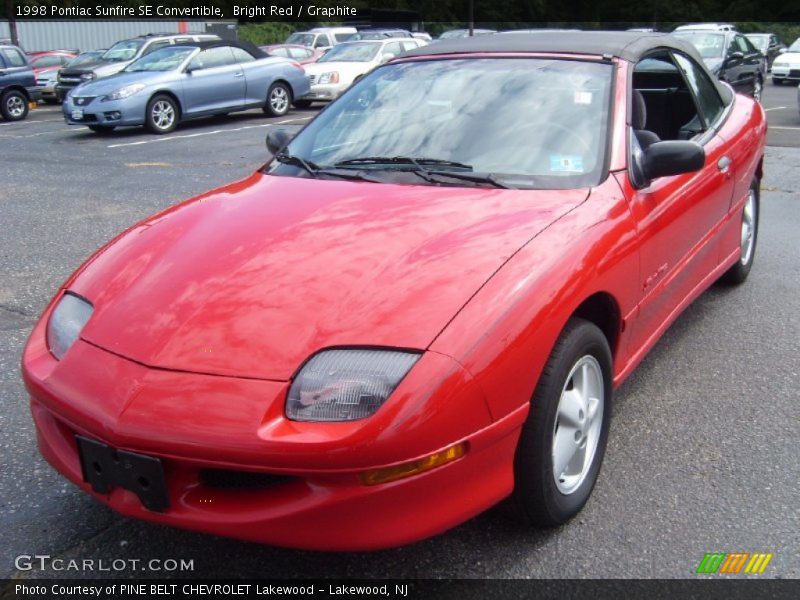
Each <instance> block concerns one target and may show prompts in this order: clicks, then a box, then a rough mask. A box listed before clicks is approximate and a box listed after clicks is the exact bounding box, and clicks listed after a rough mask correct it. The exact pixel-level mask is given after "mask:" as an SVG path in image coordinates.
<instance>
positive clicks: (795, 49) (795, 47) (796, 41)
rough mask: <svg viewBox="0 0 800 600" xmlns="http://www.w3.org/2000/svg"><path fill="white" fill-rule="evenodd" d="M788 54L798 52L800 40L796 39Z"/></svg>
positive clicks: (799, 50)
mask: <svg viewBox="0 0 800 600" xmlns="http://www.w3.org/2000/svg"><path fill="white" fill-rule="evenodd" d="M789 52H800V38H799V39H796V40H795V41H794V42H793V43H792V45H791V46H789Z"/></svg>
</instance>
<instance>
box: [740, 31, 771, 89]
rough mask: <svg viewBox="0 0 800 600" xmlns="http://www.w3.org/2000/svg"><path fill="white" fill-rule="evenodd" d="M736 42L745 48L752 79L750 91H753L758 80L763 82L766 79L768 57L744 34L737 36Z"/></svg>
mask: <svg viewBox="0 0 800 600" xmlns="http://www.w3.org/2000/svg"><path fill="white" fill-rule="evenodd" d="M736 43H737V44H738V45H739V47H741V48H743V50H742V52H743V53H744V63H745V67H746V69H747V76H748V79H749V81H750V88H749V90H748V91H751V90H752V89H753V84H754V83H755V82H756V80H761V82H762V83H763V81H764V77H765V76H766V74H767V57H766V55H765V54H764V53H763V52H761V50H759V49H758V48H756V45H755V44H754V43H753V42H751V41H750V40H748V39H747V38H746V37H745V36H743V35H737V36H736Z"/></svg>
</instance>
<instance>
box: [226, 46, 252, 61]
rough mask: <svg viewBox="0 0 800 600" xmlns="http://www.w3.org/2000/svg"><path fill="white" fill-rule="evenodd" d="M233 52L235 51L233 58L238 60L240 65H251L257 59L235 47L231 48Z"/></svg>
mask: <svg viewBox="0 0 800 600" xmlns="http://www.w3.org/2000/svg"><path fill="white" fill-rule="evenodd" d="M231 50H232V51H233V58H234V59H236V62H238V63H249V62H253V61H254V60H255V57H254V56H253V55H252V54H250V53H249V52H247V51H246V50H242V49H241V48H236V47H235V46H231Z"/></svg>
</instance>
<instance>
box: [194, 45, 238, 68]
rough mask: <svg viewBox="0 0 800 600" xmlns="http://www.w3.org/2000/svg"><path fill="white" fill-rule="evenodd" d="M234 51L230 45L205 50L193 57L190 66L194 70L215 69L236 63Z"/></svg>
mask: <svg viewBox="0 0 800 600" xmlns="http://www.w3.org/2000/svg"><path fill="white" fill-rule="evenodd" d="M234 62H235V60H234V58H233V52H231V47H230V46H218V47H216V48H209V49H208V50H203V51H202V52H201V53H200V54H198V55H197V56H195V57H194V58H193V59H192V62H191V64H190V65H189V68H190V69H192V70H200V69H213V68H214V67H225V66H228V65H232V64H234Z"/></svg>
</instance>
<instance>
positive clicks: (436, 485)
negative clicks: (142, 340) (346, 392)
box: [23, 315, 527, 550]
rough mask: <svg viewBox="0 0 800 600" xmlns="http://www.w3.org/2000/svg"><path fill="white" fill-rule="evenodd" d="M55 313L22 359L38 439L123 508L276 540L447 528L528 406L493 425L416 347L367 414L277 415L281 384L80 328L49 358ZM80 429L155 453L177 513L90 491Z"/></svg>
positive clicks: (473, 503)
mask: <svg viewBox="0 0 800 600" xmlns="http://www.w3.org/2000/svg"><path fill="white" fill-rule="evenodd" d="M46 318H47V315H46V316H45V318H43V319H42V321H41V322H40V324H39V325H38V326H37V330H38V332H37V330H34V333H33V334H32V336H31V340H30V341H29V344H28V347H27V348H26V350H25V354H24V357H23V376H24V379H25V383H26V387H27V389H28V391H29V393H30V396H31V410H32V414H33V418H34V421H35V424H36V431H37V437H38V442H39V448H40V450H41V452H42V454H43V456H44V457H45V458H46V459H47V461H48V462H49V463H50V464H51V465H52V466H53V467H55V468H56V469H57V470H58V471H60V472H61V473H62V474H63V475H65V476H66V477H67V478H69V479H70V480H71V481H72V482H74V483H75V484H76V485H78V486H79V487H81V488H82V489H83V490H85V491H86V492H88V493H90V494H92V495H93V496H95V497H96V498H97V499H99V500H100V501H102V502H104V503H105V504H107V505H108V506H110V507H111V508H113V509H115V510H117V511H119V512H120V513H122V514H125V515H127V516H131V517H135V518H141V519H146V520H148V521H154V522H157V523H163V524H167V525H173V526H177V527H183V528H187V529H193V530H198V531H204V532H208V533H213V534H218V535H224V536H230V537H235V538H240V539H246V540H253V541H258V542H263V543H269V544H274V545H279V546H287V547H297V548H307V549H319V550H363V549H376V548H383V547H390V546H397V545H401V544H405V543H409V542H412V541H416V540H419V539H423V538H426V537H429V536H431V535H434V534H436V533H439V532H441V531H444V530H446V529H448V528H450V527H453V526H455V525H457V524H459V523H461V522H463V521H465V520H467V519H469V518H470V517H472V516H474V515H476V514H478V513H480V512H481V511H483V510H485V509H486V508H488V507H490V506H492V505H493V504H495V503H497V502H498V501H499V500H501V499H502V498H503V497H505V496H507V495H508V494H509V493H510V492H511V490H512V488H513V458H514V451H515V448H516V443H517V439H518V437H519V433H520V428H521V426H522V422H523V421H524V419H525V416H526V412H527V407H525V410H524V411H517V412H515V413H512V414H511V415H510V416H508V417H506V418H504V419H501V420H499V421H496V422H492V421H491V418H490V416H489V412H488V410H487V408H486V404H485V401H484V397H483V394H482V392H481V391H480V389H479V388H478V385H477V384H476V383H475V382H474V381H473V380H472V379H471V377H469V375H468V374H467V373H466V372H465V371H464V370H463V369H461V367H460V366H458V365H457V363H455V361H453V360H452V359H450V358H449V357H445V356H443V355H440V354H437V353H433V352H428V353H426V354H425V355H423V357H422V358H421V359H420V361H419V362H418V363H417V365H416V366H415V367H414V368H413V369H412V371H411V373H409V375H408V376H407V377H406V379H405V380H404V381H403V382H402V383H401V385H400V387H398V389H397V390H396V391H395V394H393V396H392V398H390V400H389V401H387V403H386V405H384V406H383V407H382V408H381V409H380V410H379V411H378V412H377V413H376V414H375V415H373V416H372V417H370V418H368V419H365V420H363V421H355V422H351V423H299V422H293V421H289V420H287V419H286V418H285V417H284V415H283V403H284V398H285V394H286V391H287V389H288V383H287V382H275V381H263V380H253V379H237V378H232V377H221V376H212V375H201V374H195V373H183V372H175V371H164V370H160V369H151V368H148V367H145V366H143V365H140V364H138V363H134V362H132V361H129V360H127V359H124V358H121V357H119V356H117V355H114V354H111V353H109V352H107V351H105V350H102V349H100V348H97V347H95V346H93V345H91V344H88V343H85V342H83V341H81V340H79V341H78V342H76V343H75V345H74V346H73V347H72V348H71V349H70V350H69V352H68V353H67V355H66V356H65V357H64V359H63V360H62V361H56V360H55V359H54V358H53V357H52V356H51V355H50V354H49V352H48V351H47V349H46V348H45V347H44V335H43V331H42V328H43V323H45V322H46ZM432 381H433V382H439V383H437V384H436V385H432V384H431V382H432ZM76 434H78V435H82V436H84V437H88V438H91V439H95V440H99V441H101V442H103V443H105V444H108V445H110V446H112V447H114V448H117V449H123V450H127V451H130V452H136V453H141V454H147V455H150V456H155V457H158V458H159V459H161V461H162V463H163V465H164V472H165V477H166V486H167V493H168V496H169V505H170V507H169V509H167V510H166V511H164V512H153V511H149V510H147V509H146V508H144V506H143V505H142V503H141V501H140V500H139V498H138V497H137V496H136V495H135V494H134V493H132V492H129V491H127V490H125V489H122V488H120V487H116V488H113V489H112V490H111V491H110V493H108V494H99V493H96V492H95V491H93V490H92V488H91V486H90V485H89V484H87V483H85V482H84V481H83V477H82V472H81V467H80V460H79V456H78V451H77V444H76V438H75V435H76ZM462 441H465V442H466V443H467V444H468V451H467V453H466V455H464V456H463V457H461V458H460V459H458V460H456V461H454V462H451V463H448V464H446V465H444V466H441V467H438V468H436V469H433V470H431V471H427V472H425V473H422V474H418V475H415V476H412V477H408V478H406V479H401V480H398V481H394V482H391V483H385V484H380V485H374V486H366V485H364V484H363V483H362V482H361V480H360V479H359V474H360V473H363V472H364V471H365V470H368V469H372V468H378V467H382V466H388V465H392V464H397V463H400V462H405V461H407V460H414V459H417V458H420V457H422V456H426V455H428V454H430V453H433V452H436V451H438V450H441V449H443V448H445V447H448V446H450V445H451V444H453V443H457V442H462ZM209 472H216V473H220V472H222V473H224V474H227V475H226V477H228V479H229V480H230V479H231V478H233V479H235V480H236V481H241V480H248V479H247V477H248V474H250V475H252V474H254V473H256V474H261V475H260V476H261V477H262V478H264V477H266V479H265V485H263V486H260V487H255V488H250V489H236V487H235V486H234V487H230V486H226V485H222V486H220V485H218V484H216V483H213V482H212V483H209V481H208V478H207V474H208V473H209ZM237 478H238V479H237ZM248 481H249V480H248Z"/></svg>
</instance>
